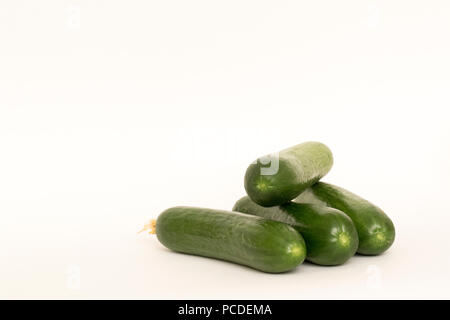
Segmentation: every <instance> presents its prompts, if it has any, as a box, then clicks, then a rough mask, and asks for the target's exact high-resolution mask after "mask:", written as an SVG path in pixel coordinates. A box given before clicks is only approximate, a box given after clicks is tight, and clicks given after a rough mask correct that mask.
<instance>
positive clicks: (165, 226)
mask: <svg viewBox="0 0 450 320" xmlns="http://www.w3.org/2000/svg"><path fill="white" fill-rule="evenodd" d="M156 235H157V237H158V240H159V241H160V242H161V243H162V244H163V245H164V246H166V247H167V248H169V249H172V250H174V251H178V252H183V253H188V254H194V255H199V256H205V257H210V258H216V259H221V260H226V261H230V262H235V263H238V264H242V265H246V266H249V267H252V268H254V269H258V270H261V271H264V272H269V273H281V272H286V271H289V270H292V269H294V268H295V267H297V266H298V265H299V264H301V263H302V262H303V260H304V259H305V256H306V246H305V242H304V240H303V238H302V236H301V235H299V234H298V232H297V231H296V230H295V229H293V228H291V227H290V226H288V225H286V224H283V223H280V222H276V221H271V220H267V219H263V218H259V217H255V216H251V215H246V214H242V213H238V212H229V211H220V210H213V209H203V208H194V207H174V208H169V209H167V210H165V211H164V212H163V213H161V214H160V215H159V217H158V219H157V221H156Z"/></svg>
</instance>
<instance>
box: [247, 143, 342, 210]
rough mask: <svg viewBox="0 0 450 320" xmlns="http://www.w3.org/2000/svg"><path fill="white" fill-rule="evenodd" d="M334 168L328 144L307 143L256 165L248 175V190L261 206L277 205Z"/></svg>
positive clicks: (259, 160) (255, 163)
mask: <svg viewBox="0 0 450 320" xmlns="http://www.w3.org/2000/svg"><path fill="white" fill-rule="evenodd" d="M332 165H333V155H332V154H331V151H330V149H328V147H327V146H326V145H324V144H322V143H320V142H305V143H302V144H299V145H296V146H293V147H291V148H288V149H285V150H282V151H280V152H279V153H276V154H273V155H270V156H265V157H261V158H259V159H258V160H256V161H255V162H253V163H252V164H251V165H250V166H249V167H248V169H247V172H246V173H245V180H244V185H245V190H246V191H247V194H248V196H249V197H250V198H251V199H252V200H253V201H254V202H256V203H257V204H259V205H261V206H264V207H271V206H277V205H280V204H283V203H285V202H287V201H290V200H292V199H294V198H295V197H297V196H298V195H299V194H300V193H302V192H303V191H304V190H305V189H307V188H308V187H310V186H311V185H313V184H314V183H316V182H317V181H319V180H320V179H321V178H322V177H323V176H324V175H326V174H327V173H328V171H330V169H331V167H332Z"/></svg>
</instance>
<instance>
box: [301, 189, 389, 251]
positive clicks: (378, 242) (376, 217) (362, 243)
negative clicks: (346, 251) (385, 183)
mask: <svg viewBox="0 0 450 320" xmlns="http://www.w3.org/2000/svg"><path fill="white" fill-rule="evenodd" d="M294 201H295V202H300V203H316V204H322V205H326V206H329V207H332V208H336V209H338V210H341V211H343V212H344V213H346V214H347V215H348V216H349V217H350V218H351V219H352V220H353V223H354V224H355V226H356V230H358V236H359V248H358V253H360V254H364V255H377V254H380V253H383V252H384V251H386V250H387V249H389V247H390V246H391V245H392V243H393V242H394V239H395V228H394V224H393V223H392V221H391V219H389V217H388V216H387V215H386V213H384V212H383V211H382V210H381V209H380V208H378V207H377V206H375V205H373V204H371V203H370V202H369V201H367V200H364V199H362V198H361V197H359V196H357V195H355V194H353V193H351V192H350V191H347V190H345V189H343V188H340V187H337V186H334V185H332V184H328V183H324V182H318V183H316V184H315V185H313V186H312V187H311V188H309V189H308V190H306V191H305V192H304V193H302V194H301V195H300V196H299V197H297V198H296V199H295V200H294Z"/></svg>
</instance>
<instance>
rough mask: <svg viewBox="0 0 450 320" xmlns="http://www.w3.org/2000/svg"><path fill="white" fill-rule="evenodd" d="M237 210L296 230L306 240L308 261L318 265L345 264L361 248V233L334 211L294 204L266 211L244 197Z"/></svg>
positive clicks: (318, 206)
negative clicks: (359, 239) (359, 234)
mask: <svg viewBox="0 0 450 320" xmlns="http://www.w3.org/2000/svg"><path fill="white" fill-rule="evenodd" d="M233 210H234V211H239V212H243V213H248V214H254V215H257V216H260V217H263V218H266V219H271V220H275V221H280V222H284V223H287V224H289V225H291V226H293V227H294V228H295V229H296V230H297V231H298V232H300V233H301V234H302V236H303V238H304V239H305V242H306V248H307V257H306V259H307V260H308V261H310V262H313V263H316V264H320V265H340V264H343V263H344V262H346V261H347V260H348V259H350V258H351V257H352V256H353V255H354V254H355V253H356V249H357V248H358V233H357V231H356V228H355V226H354V224H353V222H352V220H351V219H350V218H349V217H348V216H347V215H346V214H344V213H343V212H341V211H339V210H336V209H333V208H329V207H326V206H321V205H314V204H299V203H293V202H288V203H285V204H282V205H281V206H274V207H262V206H259V205H258V204H256V203H255V202H253V201H252V200H251V199H250V198H249V197H243V198H241V199H240V200H238V201H237V202H236V204H235V205H234V207H233Z"/></svg>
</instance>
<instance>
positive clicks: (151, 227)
mask: <svg viewBox="0 0 450 320" xmlns="http://www.w3.org/2000/svg"><path fill="white" fill-rule="evenodd" d="M144 231H148V233H149V234H155V233H156V220H155V219H152V220H150V221H149V222H148V223H147V224H145V225H144V227H143V228H142V230H141V231H139V232H138V233H141V232H144Z"/></svg>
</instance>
